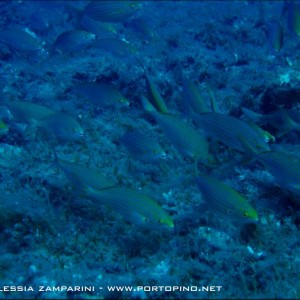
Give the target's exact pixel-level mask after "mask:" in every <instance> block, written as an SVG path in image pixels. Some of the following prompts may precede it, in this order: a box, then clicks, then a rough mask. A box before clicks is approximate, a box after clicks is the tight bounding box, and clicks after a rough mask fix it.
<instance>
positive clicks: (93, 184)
mask: <svg viewBox="0 0 300 300" xmlns="http://www.w3.org/2000/svg"><path fill="white" fill-rule="evenodd" d="M54 157H55V160H54V163H53V164H54V165H55V166H56V167H58V168H60V169H61V170H62V171H63V172H64V173H65V175H66V177H67V178H68V180H69V181H70V182H71V183H72V184H73V185H74V186H76V188H77V189H79V190H81V191H86V190H88V189H93V190H101V189H103V188H107V187H111V186H115V184H114V183H113V182H111V181H110V180H108V179H106V178H105V177H104V176H103V175H102V174H101V173H99V172H97V171H96V170H93V169H90V168H87V167H84V166H81V165H78V164H76V163H72V162H68V161H64V160H61V159H58V157H57V154H56V151H55V150H54Z"/></svg>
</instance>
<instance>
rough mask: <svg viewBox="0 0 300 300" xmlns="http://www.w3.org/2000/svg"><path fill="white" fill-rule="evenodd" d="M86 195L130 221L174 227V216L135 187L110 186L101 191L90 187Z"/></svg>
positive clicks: (139, 223) (137, 223)
mask: <svg viewBox="0 0 300 300" xmlns="http://www.w3.org/2000/svg"><path fill="white" fill-rule="evenodd" d="M86 196H87V197H88V198H90V199H92V200H95V201H96V202H98V203H99V204H104V205H106V206H108V207H110V208H111V209H113V210H115V211H117V212H118V213H119V214H121V215H122V216H123V217H124V218H125V219H126V220H127V221H129V222H130V223H133V224H136V225H147V224H149V225H165V226H166V227H168V228H170V229H173V228H174V222H173V220H172V218H171V217H170V216H169V214H168V213H166V212H165V211H164V210H163V209H162V207H161V206H160V205H159V204H158V203H157V202H156V201H155V200H154V199H152V198H150V197H149V196H147V195H145V194H142V193H140V192H138V191H136V190H134V189H129V188H123V187H110V188H106V189H102V190H100V191H97V190H94V189H89V190H88V191H86Z"/></svg>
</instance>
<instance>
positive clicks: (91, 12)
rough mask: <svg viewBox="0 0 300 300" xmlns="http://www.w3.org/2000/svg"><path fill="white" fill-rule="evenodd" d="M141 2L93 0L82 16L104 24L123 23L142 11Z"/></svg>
mask: <svg viewBox="0 0 300 300" xmlns="http://www.w3.org/2000/svg"><path fill="white" fill-rule="evenodd" d="M142 7H143V6H142V3H141V2H140V1H114V0H109V1H107V0H93V1H90V2H89V3H88V4H87V5H86V7H85V8H84V10H83V12H82V15H83V16H88V17H89V18H91V19H93V20H96V21H102V22H113V23H114V22H123V21H126V20H127V19H129V18H130V17H131V16H133V15H134V14H135V13H136V12H138V11H139V10H141V9H142Z"/></svg>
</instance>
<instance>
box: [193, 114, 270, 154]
mask: <svg viewBox="0 0 300 300" xmlns="http://www.w3.org/2000/svg"><path fill="white" fill-rule="evenodd" d="M193 119H194V121H195V123H196V124H197V125H198V126H199V127H200V128H201V129H203V130H204V131H205V132H206V133H207V134H208V135H210V136H211V137H212V138H215V139H217V140H219V141H220V142H222V143H223V144H225V145H227V146H229V147H231V148H233V149H236V150H239V151H244V149H243V147H242V146H241V144H240V142H239V138H238V137H239V136H244V137H245V139H247V140H248V141H249V142H250V143H251V144H252V145H253V146H254V147H255V149H257V150H259V151H268V150H270V147H269V145H268V143H267V142H268V141H269V138H268V137H267V136H266V134H265V132H264V131H263V130H260V129H259V130H258V129H257V127H253V126H250V125H249V124H248V123H246V122H244V121H241V120H239V119H236V118H234V117H231V116H227V115H224V114H221V113H216V112H207V113H201V114H193Z"/></svg>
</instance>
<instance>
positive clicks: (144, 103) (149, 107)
mask: <svg viewBox="0 0 300 300" xmlns="http://www.w3.org/2000/svg"><path fill="white" fill-rule="evenodd" d="M141 103H142V106H143V108H144V110H145V111H147V112H156V111H157V110H156V109H155V107H154V106H153V105H152V104H151V103H150V101H149V100H148V99H147V98H146V97H145V96H142V97H141Z"/></svg>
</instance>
